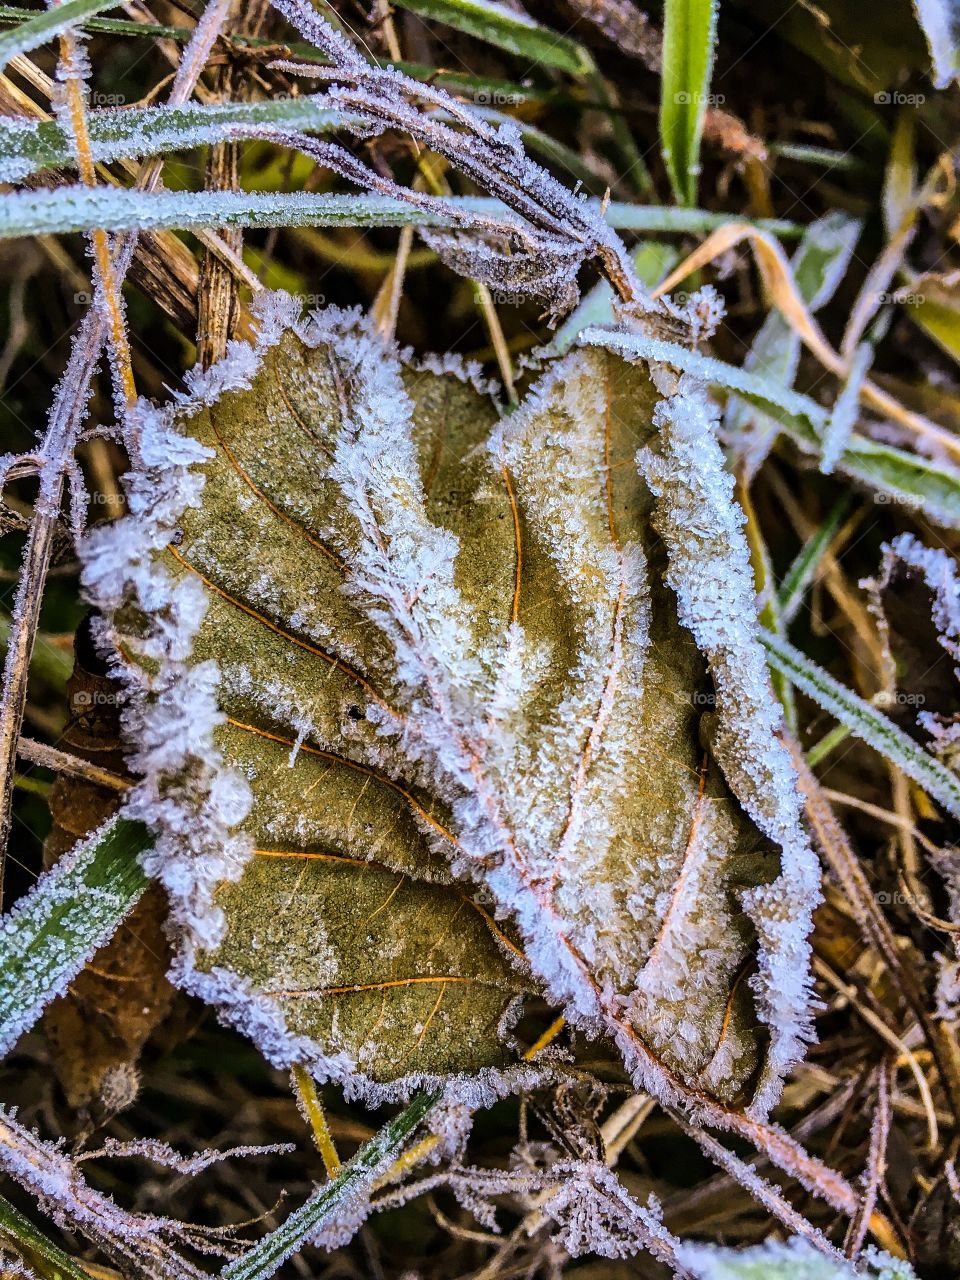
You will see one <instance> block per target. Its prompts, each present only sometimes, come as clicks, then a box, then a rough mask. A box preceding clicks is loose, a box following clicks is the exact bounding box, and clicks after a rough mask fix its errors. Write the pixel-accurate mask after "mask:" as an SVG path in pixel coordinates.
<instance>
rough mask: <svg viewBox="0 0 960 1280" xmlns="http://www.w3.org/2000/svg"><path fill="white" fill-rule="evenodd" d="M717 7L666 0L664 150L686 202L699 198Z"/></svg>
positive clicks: (698, 0)
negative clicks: (698, 191) (698, 181)
mask: <svg viewBox="0 0 960 1280" xmlns="http://www.w3.org/2000/svg"><path fill="white" fill-rule="evenodd" d="M717 8H718V0H666V4H665V5H664V21H663V75H662V79H661V82H660V149H661V151H662V153H663V163H664V164H665V165H666V169H667V174H668V175H669V178H670V185H671V186H672V187H673V192H674V195H675V196H676V198H677V200H678V201H679V203H680V204H684V205H693V204H695V203H696V199H697V175H698V174H699V172H700V139H701V137H702V135H703V117H704V115H705V114H706V110H707V101H708V98H707V95H708V91H709V88H710V75H711V72H712V71H713V52H714V43H715V40H716V31H717Z"/></svg>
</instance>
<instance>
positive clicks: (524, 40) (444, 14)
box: [396, 0, 593, 76]
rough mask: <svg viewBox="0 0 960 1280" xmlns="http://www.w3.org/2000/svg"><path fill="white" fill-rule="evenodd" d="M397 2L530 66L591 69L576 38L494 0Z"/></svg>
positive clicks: (576, 70) (590, 61)
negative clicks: (494, 46) (511, 55)
mask: <svg viewBox="0 0 960 1280" xmlns="http://www.w3.org/2000/svg"><path fill="white" fill-rule="evenodd" d="M396 5H397V7H398V8H399V9H409V10H410V11H411V12H412V13H416V14H419V15H420V17H421V18H432V19H433V20H434V21H435V22H443V23H445V24H446V25H447V26H448V27H454V28H455V29H456V30H457V31H462V32H463V33H464V34H465V35H469V36H475V37H476V38H477V39H478V40H485V41H486V42H487V44H492V45H496V47H497V48H498V49H503V50H505V51H506V52H507V53H513V54H516V55H517V57H520V58H528V59H529V61H530V64H531V66H537V65H541V66H545V67H554V68H555V69H556V70H557V71H567V72H569V73H570V74H571V75H574V76H585V75H587V74H589V72H590V71H591V70H592V69H593V59H592V58H591V57H590V55H589V53H587V51H586V49H584V48H583V46H582V45H579V44H578V43H577V42H576V40H571V39H570V37H569V36H563V35H559V34H558V33H557V32H556V31H551V30H550V29H549V28H547V27H541V26H540V25H539V24H538V23H536V22H534V21H533V20H532V19H531V18H527V17H525V16H524V15H523V14H522V13H517V12H516V11H515V10H513V9H509V8H507V6H506V5H503V4H498V3H496V0H396Z"/></svg>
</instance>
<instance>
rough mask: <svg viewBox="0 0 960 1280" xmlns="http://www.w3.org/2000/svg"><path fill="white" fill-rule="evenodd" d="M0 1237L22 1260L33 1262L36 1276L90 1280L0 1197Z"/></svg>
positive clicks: (26, 1219)
mask: <svg viewBox="0 0 960 1280" xmlns="http://www.w3.org/2000/svg"><path fill="white" fill-rule="evenodd" d="M0 1235H3V1236H5V1237H6V1238H7V1239H8V1240H10V1241H11V1242H12V1243H13V1245H14V1246H15V1248H16V1249H17V1251H18V1252H19V1253H21V1254H23V1256H24V1258H25V1259H26V1260H27V1261H28V1262H31V1263H33V1266H34V1269H35V1270H36V1272H37V1274H38V1275H42V1276H46V1277H48V1280H90V1272H89V1271H85V1270H84V1269H83V1267H80V1266H78V1265H77V1263H76V1262H74V1260H73V1258H71V1257H70V1256H69V1254H66V1253H64V1252H63V1250H62V1249H60V1248H59V1247H58V1246H57V1245H55V1244H54V1243H53V1241H52V1240H48V1239H47V1237H46V1236H45V1235H44V1234H43V1232H42V1231H41V1230H40V1229H39V1227H35V1226H34V1225H33V1223H32V1222H31V1221H30V1219H29V1218H28V1217H26V1215H25V1214H22V1213H21V1212H20V1210H19V1209H17V1208H15V1207H14V1206H13V1205H12V1204H11V1203H10V1201H9V1200H7V1199H6V1198H5V1197H4V1196H0Z"/></svg>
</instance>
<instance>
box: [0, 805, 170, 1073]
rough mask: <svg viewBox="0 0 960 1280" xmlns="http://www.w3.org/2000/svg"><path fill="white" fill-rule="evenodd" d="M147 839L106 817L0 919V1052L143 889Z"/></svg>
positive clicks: (143, 832)
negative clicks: (142, 856) (142, 860)
mask: <svg viewBox="0 0 960 1280" xmlns="http://www.w3.org/2000/svg"><path fill="white" fill-rule="evenodd" d="M150 841H151V837H150V834H149V832H148V831H147V829H146V827H144V826H143V825H142V824H141V823H139V822H129V821H127V820H126V819H124V818H114V819H112V820H111V821H110V822H108V823H107V824H106V825H105V826H103V827H101V828H100V830H99V831H96V832H94V834H93V835H91V836H89V837H88V838H87V839H86V840H85V841H83V842H82V843H81V844H79V845H77V847H76V848H75V849H72V850H71V851H70V852H69V853H68V854H66V855H65V856H64V857H63V858H61V860H60V861H59V862H58V863H57V864H56V866H55V867H53V868H52V870H50V871H48V872H47V873H46V875H44V876H42V877H41V878H40V880H39V881H38V882H37V884H36V885H35V886H34V888H33V889H31V891H30V892H29V893H28V894H26V896H25V897H23V898H21V900H20V901H19V902H18V903H17V904H16V905H15V906H14V907H13V909H12V910H11V911H9V912H8V913H7V915H5V916H4V917H3V918H2V920H0V1054H5V1053H7V1052H9V1050H10V1049H12V1048H13V1046H14V1045H15V1044H16V1042H17V1040H18V1039H19V1038H20V1036H21V1035H22V1034H23V1032H24V1031H27V1030H28V1029H29V1028H30V1027H31V1026H32V1025H33V1023H34V1022H35V1021H36V1019H37V1018H38V1017H39V1016H40V1014H41V1012H42V1011H43V1009H44V1007H45V1006H46V1005H47V1004H48V1003H49V1002H50V1001H51V1000H52V999H53V998H54V996H57V995H60V994H61V992H62V991H63V990H64V989H65V988H66V986H67V984H68V983H69V982H70V980H71V979H72V978H73V977H74V976H75V975H76V974H77V973H79V972H80V970H81V969H82V968H83V966H84V964H85V963H86V961H87V960H88V959H89V957H90V956H91V955H93V953H94V951H96V950H97V948H98V947H101V946H103V944H104V943H105V942H107V941H108V940H109V939H110V938H111V937H112V935H113V933H114V931H115V930H116V928H117V926H118V925H119V924H120V922H121V920H123V918H124V917H125V916H126V915H127V914H128V912H129V911H130V910H131V909H132V908H133V906H134V904H135V903H136V901H137V899H138V898H139V897H140V895H141V894H142V893H143V891H144V889H145V888H146V886H147V877H146V875H145V874H144V872H143V869H142V868H141V866H140V863H139V862H138V860H137V855H138V854H140V853H142V852H143V850H144V849H146V848H147V847H148V846H149V844H150Z"/></svg>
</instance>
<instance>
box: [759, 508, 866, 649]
mask: <svg viewBox="0 0 960 1280" xmlns="http://www.w3.org/2000/svg"><path fill="white" fill-rule="evenodd" d="M852 501H853V499H852V497H851V495H850V494H849V493H844V494H843V495H842V496H841V497H840V498H838V499H837V501H836V502H835V503H834V506H833V509H832V510H831V511H830V513H829V515H828V516H827V518H826V520H824V522H823V524H822V525H820V527H819V528H818V529H816V530H815V531H814V533H813V534H811V536H810V537H809V538H808V539H807V541H806V542H805V543H804V544H803V546H802V547H801V548H800V551H799V553H798V555H797V558H796V559H795V560H794V561H793V563H792V564H791V565H790V568H789V569H788V570H787V572H786V573H785V574H784V576H783V581H782V582H781V583H780V589H779V591H778V592H777V599H778V601H779V604H780V618H781V620H782V621H783V623H784V624H786V623H788V622H792V621H793V619H794V618H795V617H796V616H797V610H798V609H799V608H800V605H801V604H802V602H803V597H804V596H805V595H806V592H807V588H808V587H809V586H810V583H811V582H812V581H813V577H814V574H815V573H816V572H817V566H818V565H819V564H820V560H821V558H822V556H823V553H824V552H825V551H826V549H827V547H828V546H829V545H830V543H831V542H832V541H833V539H834V537H835V535H836V532H837V530H838V529H839V528H840V525H841V524H842V523H843V519H844V517H845V516H846V514H847V512H848V511H849V510H850V506H851V503H852Z"/></svg>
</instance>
